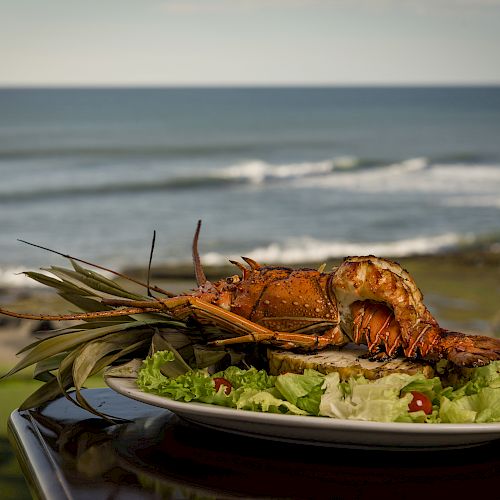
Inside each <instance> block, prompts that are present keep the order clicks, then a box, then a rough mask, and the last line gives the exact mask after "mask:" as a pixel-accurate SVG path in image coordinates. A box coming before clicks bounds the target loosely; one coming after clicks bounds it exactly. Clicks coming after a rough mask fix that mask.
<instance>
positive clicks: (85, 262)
mask: <svg viewBox="0 0 500 500" xmlns="http://www.w3.org/2000/svg"><path fill="white" fill-rule="evenodd" d="M17 241H20V242H21V243H26V245H30V246H32V247H35V248H41V249H42V250H46V251H47V252H51V253H55V254H56V255H60V256H61V257H64V258H65V259H70V260H74V261H75V262H80V263H82V264H86V265H87V266H92V267H95V268H96V269H101V270H102V271H107V272H108V273H111V274H114V275H115V276H119V277H120V278H123V279H126V280H128V281H132V282H133V283H136V284H138V285H140V286H143V287H147V286H148V285H147V284H146V283H143V282H142V281H139V280H136V279H134V278H131V277H130V276H127V275H126V274H122V273H119V272H118V271H113V269H108V268H107V267H103V266H100V265H99V264H94V263H92V262H88V261H86V260H83V259H78V258H77V257H72V256H71V255H68V254H65V253H62V252H58V251H57V250H52V248H47V247H43V246H42V245H37V244H36V243H30V242H29V241H26V240H19V239H18V240H17ZM150 288H151V290H154V291H155V292H158V293H161V294H163V295H166V296H167V297H174V296H175V294H173V293H172V292H168V291H167V290H163V289H162V288H160V287H158V286H156V285H155V286H152V287H150Z"/></svg>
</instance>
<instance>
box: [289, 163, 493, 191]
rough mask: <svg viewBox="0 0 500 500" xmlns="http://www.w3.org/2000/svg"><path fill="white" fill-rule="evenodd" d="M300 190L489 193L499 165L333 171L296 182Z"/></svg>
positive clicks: (421, 165) (394, 166)
mask: <svg viewBox="0 0 500 500" xmlns="http://www.w3.org/2000/svg"><path fill="white" fill-rule="evenodd" d="M291 185H292V186H293V187H295V188H297V189H301V188H304V187H307V188H317V189H337V190H343V191H353V192H357V193H363V192H366V193H394V192H398V193H401V192H422V193H435V194H438V193H439V194H444V195H447V194H454V195H456V194H457V193H468V194H470V193H477V194H484V193H486V194H488V193H491V192H495V190H496V192H498V189H500V168H499V166H498V165H465V164H454V165H450V164H431V163H429V162H428V160H426V159H425V158H413V159H408V160H405V161H402V162H399V163H394V164H390V165H386V166H382V167H378V168H371V169H356V170H353V171H347V172H338V171H337V170H333V171H332V172H331V173H330V174H329V175H326V176H324V177H322V178H321V179H318V178H314V177H309V178H303V179H299V180H295V181H294V182H293V183H292V184H291Z"/></svg>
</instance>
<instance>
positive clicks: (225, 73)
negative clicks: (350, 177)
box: [0, 0, 500, 87]
mask: <svg viewBox="0 0 500 500" xmlns="http://www.w3.org/2000/svg"><path fill="white" fill-rule="evenodd" d="M499 54H500V0H206V1H202V0H184V1H183V0H170V1H169V0H86V1H78V0H44V1H40V0H0V61H1V65H0V86H4V87H5V86H7V87H8V86H37V85H42V86H52V85H56V86H87V85H91V86H94V85H110V86H116V85H118V86H121V85H133V86H134V85H139V86H140V85H154V86H156V85H159V86H182V85H190V86H191V85H193V86H203V85H370V84H403V85H406V84H424V85H426V84H500V63H499V61H500V56H499Z"/></svg>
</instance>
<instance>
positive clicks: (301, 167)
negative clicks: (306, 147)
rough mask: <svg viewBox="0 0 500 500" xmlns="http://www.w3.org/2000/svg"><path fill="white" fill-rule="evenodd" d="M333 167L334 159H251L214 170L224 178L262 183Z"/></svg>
mask: <svg viewBox="0 0 500 500" xmlns="http://www.w3.org/2000/svg"><path fill="white" fill-rule="evenodd" d="M334 167H335V161H334V160H325V161H319V162H304V163H289V164H281V165H272V164H270V163H266V162H264V161H260V160H251V161H247V162H244V163H241V164H238V165H233V166H231V167H226V168H224V169H219V170H217V171H216V172H215V175H216V176H219V177H222V178H225V179H242V180H246V181H248V182H251V183H253V184H262V183H263V182H265V181H266V180H273V179H297V178H303V177H308V176H316V175H323V174H326V173H329V172H331V171H332V170H333V168H334Z"/></svg>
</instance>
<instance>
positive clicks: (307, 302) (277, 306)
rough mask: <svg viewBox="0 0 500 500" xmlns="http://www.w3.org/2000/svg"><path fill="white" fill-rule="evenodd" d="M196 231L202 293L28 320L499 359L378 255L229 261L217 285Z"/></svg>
mask: <svg viewBox="0 0 500 500" xmlns="http://www.w3.org/2000/svg"><path fill="white" fill-rule="evenodd" d="M199 231H200V223H198V227H197V230H196V234H195V237H194V241H193V259H194V264H195V275H196V279H197V284H198V288H197V289H196V290H194V291H192V292H191V293H189V294H185V295H177V296H175V295H173V294H170V296H167V297H166V298H153V297H151V299H149V300H141V301H137V300H127V299H102V302H103V303H104V304H106V305H108V306H112V307H113V309H111V310H106V311H99V312H89V313H79V314H70V315H61V316H59V315H57V316H52V315H41V316H39V315H29V314H20V313H14V312H11V311H7V310H4V309H0V313H4V314H7V315H10V316H15V317H22V318H28V319H46V320H78V319H84V320H87V319H90V318H99V317H101V318H102V317H110V316H125V315H130V314H138V313H145V312H153V313H160V314H165V315H167V316H168V317H169V318H174V319H178V320H187V319H191V320H195V321H197V322H199V323H202V324H210V325H214V326H216V327H217V328H218V329H219V330H221V331H224V332H226V333H230V334H231V336H230V337H229V338H224V339H221V340H215V341H213V342H211V344H212V345H218V346H224V345H228V344H237V343H244V342H264V343H267V344H271V345H274V346H279V347H280V348H284V349H299V350H304V351H314V350H319V349H323V348H326V347H328V346H343V345H345V344H346V343H348V342H351V341H352V342H355V343H357V344H366V345H367V346H368V352H369V354H370V355H371V357H372V358H374V359H386V358H388V357H395V356H397V355H400V354H403V355H404V356H406V357H408V358H422V359H426V360H429V361H437V360H439V359H447V360H449V361H450V362H452V363H454V364H456V365H459V366H465V367H476V366H483V365H486V364H488V363H490V362H491V361H494V360H498V359H500V339H495V338H492V337H487V336H478V335H465V334H463V333H459V332H452V331H447V330H444V329H442V328H440V327H439V325H438V323H437V321H436V320H435V319H434V318H433V316H432V315H431V313H430V312H429V311H428V309H427V308H426V307H425V305H424V303H423V296H422V294H421V292H420V290H419V289H418V287H417V286H416V284H415V282H414V280H413V279H412V277H411V276H410V274H409V273H408V272H407V271H405V270H404V269H402V268H401V266H400V265H399V264H397V263H395V262H391V261H389V260H386V259H381V258H377V257H374V256H367V257H348V258H346V259H345V260H344V261H343V263H342V264H341V265H340V266H339V267H337V268H336V269H334V270H332V271H331V272H323V270H321V269H320V270H315V269H296V270H294V269H290V268H287V267H278V266H261V265H260V264H258V263H257V262H255V261H254V260H252V259H250V258H245V257H243V260H244V261H245V262H246V263H247V265H248V267H246V266H244V265H243V264H241V263H239V262H234V261H231V262H232V263H233V264H234V265H236V266H237V267H238V268H239V269H240V270H241V275H234V276H230V277H228V278H226V279H222V280H219V281H217V282H215V283H211V282H210V281H208V280H207V279H206V277H205V274H204V272H203V269H202V266H201V263H200V258H199V254H198V248H197V247H198V236H199Z"/></svg>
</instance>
